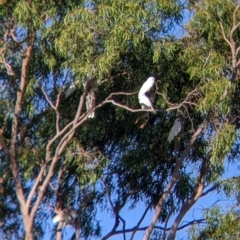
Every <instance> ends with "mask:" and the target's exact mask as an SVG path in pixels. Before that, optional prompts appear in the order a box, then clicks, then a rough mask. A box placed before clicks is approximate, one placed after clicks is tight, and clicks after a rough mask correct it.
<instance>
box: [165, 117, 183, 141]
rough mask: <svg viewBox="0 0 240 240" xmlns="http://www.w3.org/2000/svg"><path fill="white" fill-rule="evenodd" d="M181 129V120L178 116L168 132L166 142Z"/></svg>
mask: <svg viewBox="0 0 240 240" xmlns="http://www.w3.org/2000/svg"><path fill="white" fill-rule="evenodd" d="M181 130H182V124H181V121H180V119H179V118H177V119H176V120H175V121H174V124H173V126H172V128H171V130H170V132H169V135H168V139H167V140H168V142H169V143H170V142H171V141H172V140H173V139H174V137H175V136H177V135H178V134H179V133H180V132H181Z"/></svg>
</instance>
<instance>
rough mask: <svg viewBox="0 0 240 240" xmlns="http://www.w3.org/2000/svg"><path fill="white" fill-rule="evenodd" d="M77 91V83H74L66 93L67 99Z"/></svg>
mask: <svg viewBox="0 0 240 240" xmlns="http://www.w3.org/2000/svg"><path fill="white" fill-rule="evenodd" d="M76 89H77V87H76V84H75V82H72V83H71V84H70V85H69V87H68V89H67V91H66V93H65V98H67V97H69V96H70V95H71V94H72V93H73V92H74V91H75V90H76Z"/></svg>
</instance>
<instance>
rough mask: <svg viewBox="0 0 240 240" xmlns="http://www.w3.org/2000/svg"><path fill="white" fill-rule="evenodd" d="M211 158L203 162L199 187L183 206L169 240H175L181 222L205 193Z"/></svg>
mask: <svg viewBox="0 0 240 240" xmlns="http://www.w3.org/2000/svg"><path fill="white" fill-rule="evenodd" d="M210 157H211V156H210V155H209V156H208V157H207V158H206V159H204V160H203V163H202V168H201V173H200V177H199V180H198V186H197V188H196V190H195V192H194V193H193V194H192V196H191V197H190V198H189V199H188V200H187V201H186V202H185V203H184V204H183V206H182V208H181V210H180V212H179V214H178V216H177V217H176V219H175V221H174V223H173V225H172V227H171V229H170V232H169V235H168V238H167V240H174V239H175V235H176V231H177V228H178V226H179V224H180V222H181V221H182V219H183V217H184V216H185V214H186V213H187V212H188V210H189V209H190V208H191V207H192V206H193V205H194V204H195V203H196V201H197V200H198V199H199V197H200V196H201V194H202V192H203V188H204V182H205V176H206V174H207V170H208V163H209V159H210Z"/></svg>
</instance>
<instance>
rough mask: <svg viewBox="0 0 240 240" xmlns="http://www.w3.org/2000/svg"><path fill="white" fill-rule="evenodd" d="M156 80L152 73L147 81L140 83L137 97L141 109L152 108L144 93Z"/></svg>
mask: <svg viewBox="0 0 240 240" xmlns="http://www.w3.org/2000/svg"><path fill="white" fill-rule="evenodd" d="M155 81H156V77H155V76H154V75H152V76H150V77H149V78H148V79H147V81H146V82H145V83H144V84H143V85H142V87H141V89H140V91H139V93H138V99H139V103H140V104H141V106H142V108H143V109H146V108H151V109H153V106H152V103H151V101H150V99H149V98H148V97H147V96H146V93H147V92H148V91H149V90H150V89H151V88H152V86H153V85H154V83H155Z"/></svg>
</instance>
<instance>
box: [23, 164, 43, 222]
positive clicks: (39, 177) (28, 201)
mask: <svg viewBox="0 0 240 240" xmlns="http://www.w3.org/2000/svg"><path fill="white" fill-rule="evenodd" d="M45 169H46V163H44V164H42V166H41V170H40V172H39V173H38V176H37V178H36V180H35V183H34V184H33V186H32V188H31V191H30V193H29V194H28V197H27V201H26V208H27V209H29V207H30V203H31V200H32V198H33V196H34V194H35V193H36V190H37V187H38V185H39V183H40V181H41V179H42V176H43V173H44V171H45ZM31 217H32V218H33V217H34V216H32V215H31Z"/></svg>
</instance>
